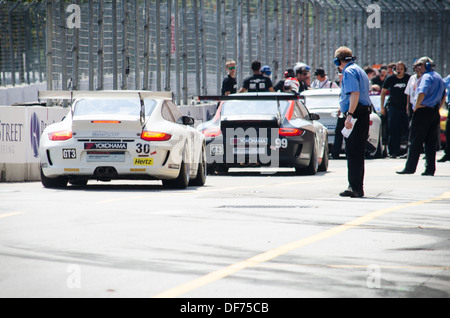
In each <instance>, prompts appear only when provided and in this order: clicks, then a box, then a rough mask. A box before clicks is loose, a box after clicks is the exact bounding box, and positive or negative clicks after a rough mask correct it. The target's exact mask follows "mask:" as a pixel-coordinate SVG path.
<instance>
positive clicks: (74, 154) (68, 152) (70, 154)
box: [62, 149, 77, 159]
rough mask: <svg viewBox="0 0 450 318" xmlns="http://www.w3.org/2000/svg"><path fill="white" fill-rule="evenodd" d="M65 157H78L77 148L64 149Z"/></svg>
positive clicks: (63, 154)
mask: <svg viewBox="0 0 450 318" xmlns="http://www.w3.org/2000/svg"><path fill="white" fill-rule="evenodd" d="M62 156H63V159H76V158H77V150H76V149H63V150H62Z"/></svg>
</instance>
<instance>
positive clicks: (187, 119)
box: [181, 116, 195, 126]
mask: <svg viewBox="0 0 450 318" xmlns="http://www.w3.org/2000/svg"><path fill="white" fill-rule="evenodd" d="M181 123H182V124H183V125H186V126H193V125H194V124H195V119H194V118H193V117H191V116H183V117H181Z"/></svg>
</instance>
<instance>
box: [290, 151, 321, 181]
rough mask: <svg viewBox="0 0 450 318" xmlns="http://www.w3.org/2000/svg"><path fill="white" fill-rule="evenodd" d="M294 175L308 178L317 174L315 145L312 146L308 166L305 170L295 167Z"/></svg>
mask: <svg viewBox="0 0 450 318" xmlns="http://www.w3.org/2000/svg"><path fill="white" fill-rule="evenodd" d="M295 173H296V174H297V175H308V176H312V175H315V174H316V173H317V155H316V147H315V145H314V146H313V149H312V152H311V160H310V161H309V165H308V166H307V167H306V168H300V167H296V168H295Z"/></svg>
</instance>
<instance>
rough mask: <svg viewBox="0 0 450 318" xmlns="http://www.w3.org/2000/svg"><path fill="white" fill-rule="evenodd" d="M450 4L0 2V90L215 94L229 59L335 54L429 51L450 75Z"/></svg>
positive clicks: (369, 56) (286, 61) (266, 60)
mask: <svg viewBox="0 0 450 318" xmlns="http://www.w3.org/2000/svg"><path fill="white" fill-rule="evenodd" d="M449 17H450V0H430V1H422V0H409V1H401V0H395V1H394V0H393V1H386V0H382V1H381V0H380V1H372V0H371V1H369V0H226V1H225V0H166V1H164V0H123V1H117V0H90V1H87V0H72V1H64V0H47V1H38V0H34V1H31V0H30V1H4V0H0V86H7V85H18V84H23V83H27V84H30V83H34V82H42V81H46V82H47V87H48V89H55V90H60V89H62V90H66V89H74V90H81V89H86V90H103V89H144V90H172V91H173V92H174V93H175V96H176V98H177V102H178V103H179V104H187V103H189V100H190V98H191V96H195V95H200V94H219V93H220V87H221V82H222V79H223V77H224V76H225V75H226V72H225V68H224V66H225V62H226V61H227V60H229V59H233V60H235V61H236V62H237V64H238V72H237V80H238V83H239V84H241V83H242V80H243V78H244V77H245V76H247V75H249V74H250V64H251V62H252V61H253V60H260V61H261V62H262V64H263V65H269V66H270V67H271V68H272V72H273V73H272V80H273V81H274V82H276V81H277V80H279V79H280V78H281V74H282V73H283V71H284V70H285V69H286V68H292V67H293V66H294V64H295V63H296V62H304V63H306V64H308V65H310V66H311V67H312V69H315V68H319V67H320V68H323V69H325V70H326V72H327V73H328V75H329V77H330V78H331V79H335V78H336V74H335V71H336V67H335V66H334V65H333V62H332V60H333V57H334V51H335V50H336V48H338V47H339V46H342V45H346V46H348V47H350V48H351V49H352V50H353V52H354V55H355V56H356V57H357V63H358V64H360V65H361V66H367V65H370V66H371V65H379V64H386V63H390V62H396V61H399V60H402V61H404V62H405V63H406V64H407V65H408V66H412V63H413V61H414V59H416V58H419V57H421V56H429V57H431V58H433V59H434V61H435V63H436V70H437V71H438V72H439V73H441V75H443V76H445V75H447V74H448V73H449V72H450V57H449V51H450V45H449V40H450V36H449V34H450V29H449V28H450V27H449V25H450V23H449V22H450V21H449Z"/></svg>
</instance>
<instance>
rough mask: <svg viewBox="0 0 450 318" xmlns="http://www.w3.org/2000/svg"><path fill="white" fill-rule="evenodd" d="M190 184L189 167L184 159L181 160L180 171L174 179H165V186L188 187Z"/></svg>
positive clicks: (169, 187) (172, 187)
mask: <svg viewBox="0 0 450 318" xmlns="http://www.w3.org/2000/svg"><path fill="white" fill-rule="evenodd" d="M188 185H189V167H188V165H187V164H186V163H184V161H182V162H181V167H180V172H179V174H178V177H177V178H176V179H174V180H163V186H164V188H168V189H186V188H187V186H188Z"/></svg>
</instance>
